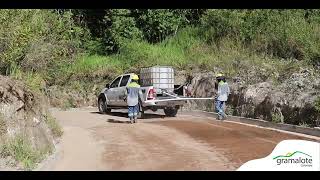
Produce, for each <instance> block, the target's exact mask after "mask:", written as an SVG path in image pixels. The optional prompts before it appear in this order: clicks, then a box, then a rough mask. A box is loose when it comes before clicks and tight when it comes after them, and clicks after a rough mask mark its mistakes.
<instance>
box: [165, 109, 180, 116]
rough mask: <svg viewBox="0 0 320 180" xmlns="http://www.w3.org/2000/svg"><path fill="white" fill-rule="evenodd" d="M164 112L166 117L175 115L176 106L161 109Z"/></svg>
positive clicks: (176, 111)
mask: <svg viewBox="0 0 320 180" xmlns="http://www.w3.org/2000/svg"><path fill="white" fill-rule="evenodd" d="M163 111H164V114H165V115H166V116H168V117H175V116H176V115H177V113H178V108H173V107H168V108H165V109H163Z"/></svg>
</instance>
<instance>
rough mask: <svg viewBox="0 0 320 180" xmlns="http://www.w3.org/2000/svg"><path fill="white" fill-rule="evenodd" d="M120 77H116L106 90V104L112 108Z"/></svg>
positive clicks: (114, 103)
mask: <svg viewBox="0 0 320 180" xmlns="http://www.w3.org/2000/svg"><path fill="white" fill-rule="evenodd" d="M121 77H122V76H119V77H117V78H116V79H115V80H114V81H113V82H112V83H111V84H110V88H109V89H108V92H107V98H108V103H109V104H110V105H112V106H114V105H116V98H117V96H116V92H117V89H118V88H119V84H120V80H121Z"/></svg>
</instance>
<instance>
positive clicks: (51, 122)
mask: <svg viewBox="0 0 320 180" xmlns="http://www.w3.org/2000/svg"><path fill="white" fill-rule="evenodd" d="M45 122H46V124H47V125H48V127H49V129H50V130H51V132H52V135H53V136H54V137H61V136H62V134H63V130H62V127H61V126H60V124H58V122H57V120H56V119H55V118H54V117H53V116H52V115H51V114H47V115H46V117H45Z"/></svg>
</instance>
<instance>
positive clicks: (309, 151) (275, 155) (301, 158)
mask: <svg viewBox="0 0 320 180" xmlns="http://www.w3.org/2000/svg"><path fill="white" fill-rule="evenodd" d="M237 170H238V171H320V143H319V142H316V141H305V140H283V141H281V142H280V143H279V144H277V145H276V147H275V148H274V149H273V151H272V152H271V153H270V154H269V155H268V156H266V157H264V158H260V159H253V160H250V161H248V162H246V163H244V164H243V165H242V166H240V167H239V168H238V169H237Z"/></svg>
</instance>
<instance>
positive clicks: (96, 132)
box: [39, 108, 318, 170]
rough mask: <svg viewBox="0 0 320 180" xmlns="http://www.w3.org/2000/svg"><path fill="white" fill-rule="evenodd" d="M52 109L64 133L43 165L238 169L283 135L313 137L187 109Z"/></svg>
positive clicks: (263, 153)
mask: <svg viewBox="0 0 320 180" xmlns="http://www.w3.org/2000/svg"><path fill="white" fill-rule="evenodd" d="M53 114H54V116H55V117H56V118H57V119H58V120H59V121H60V123H61V124H62V126H63V128H64V135H63V137H62V139H61V143H60V144H59V146H58V149H57V153H56V154H55V155H54V156H53V158H52V159H50V160H49V161H47V162H46V163H45V164H44V165H42V166H41V167H40V168H39V170H236V169H237V168H238V167H240V166H241V165H242V164H243V163H245V162H246V161H249V160H252V159H257V158H262V157H265V156H267V155H268V154H270V153H271V151H272V149H273V148H274V147H275V146H276V144H277V143H279V142H280V141H282V140H284V139H307V140H311V139H308V138H306V137H300V136H295V135H290V134H285V133H281V132H277V131H271V130H266V129H261V128H255V127H250V126H246V125H241V124H236V123H231V122H218V121H216V120H214V119H212V118H207V117H195V116H191V115H183V114H179V115H178V116H177V117H175V118H164V116H163V115H157V114H149V115H147V118H146V119H143V120H139V122H138V123H137V124H129V123H128V121H127V118H126V113H124V112H123V113H121V112H116V113H113V114H112V115H102V114H99V113H97V109H96V108H86V109H74V110H70V111H57V110H55V111H53ZM314 141H315V140H314ZM316 141H318V140H316Z"/></svg>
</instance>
